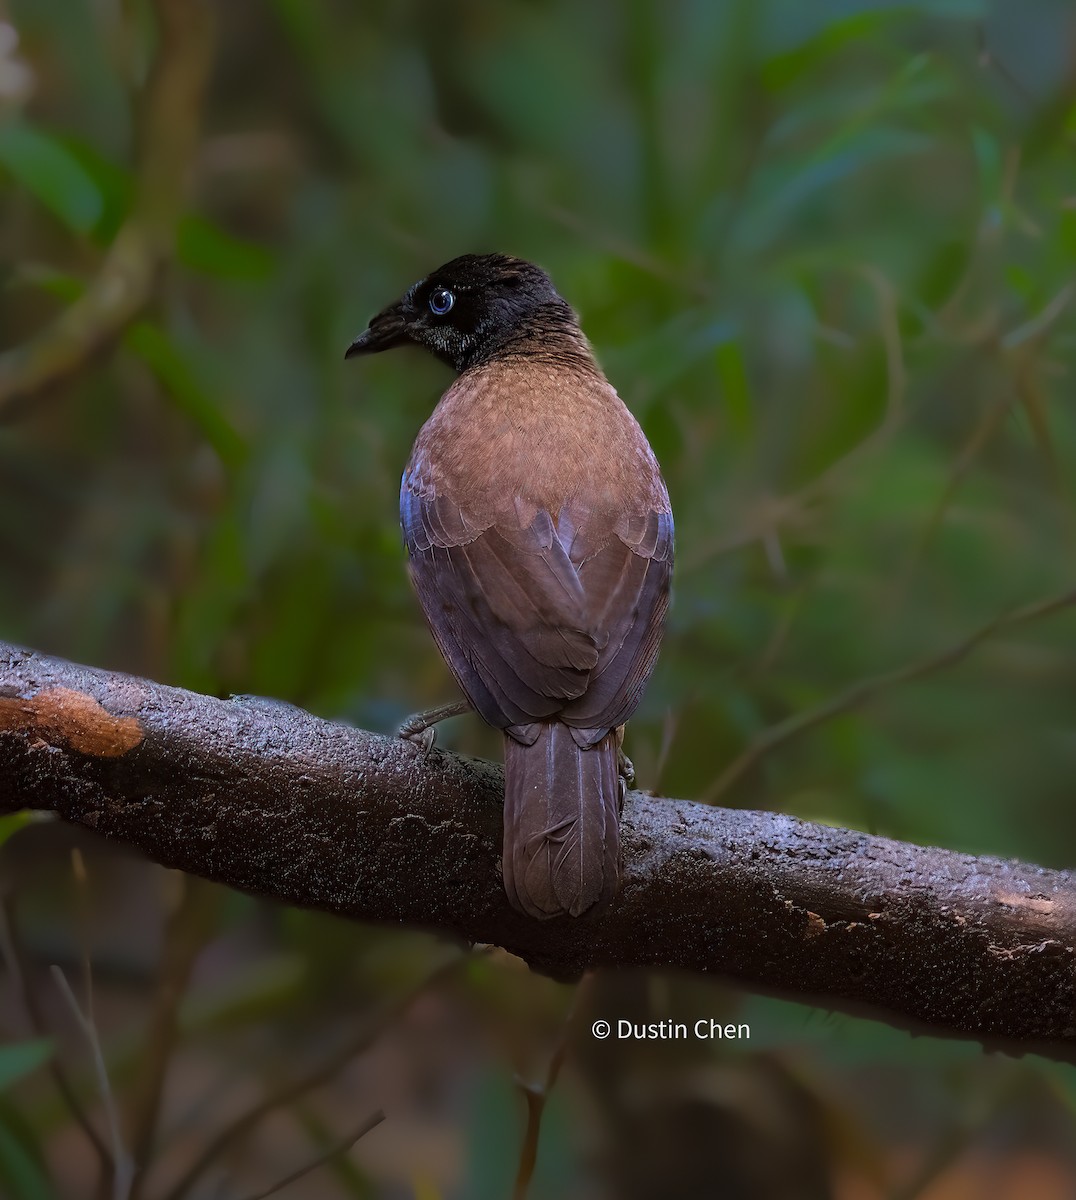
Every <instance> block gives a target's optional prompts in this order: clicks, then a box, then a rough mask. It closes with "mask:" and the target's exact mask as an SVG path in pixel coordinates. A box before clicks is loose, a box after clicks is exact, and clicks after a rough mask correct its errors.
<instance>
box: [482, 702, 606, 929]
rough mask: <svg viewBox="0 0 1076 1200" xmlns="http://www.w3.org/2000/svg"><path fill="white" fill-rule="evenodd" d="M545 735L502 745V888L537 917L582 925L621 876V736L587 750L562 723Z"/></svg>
mask: <svg viewBox="0 0 1076 1200" xmlns="http://www.w3.org/2000/svg"><path fill="white" fill-rule="evenodd" d="M539 728H540V732H539V733H538V736H537V738H536V739H535V741H534V742H533V743H532V744H531V745H529V746H525V745H522V744H521V743H520V742H518V741H516V740H515V739H514V738H513V737H511V736H510V735H506V736H505V739H504V775H505V792H504V846H503V851H502V856H501V863H502V870H503V873H504V887H505V891H506V892H507V893H508V899H509V900H510V901H511V902H512V905H513V907H514V908H517V909H518V910H519V911H520V912H524V913H527V914H529V915H530V916H532V917H538V918H545V917H555V916H558V915H559V914H561V913H567V914H569V915H570V916H573V917H578V916H579V915H580V914H582V913H584V912H586V911H587V909H589V908H592V907H593V906H594V905H596V904H602V903H604V902H605V901H606V900H608V899H610V898H611V897H612V895H613V893H614V892H615V891H616V886H617V882H618V879H619V875H620V778H619V775H618V773H617V739H616V734H615V733H609V734H607V735H606V736H605V737H604V738H602V739H601V740H600V741H598V742H596V743H595V744H594V745H593V746H591V747H589V748H587V749H583V748H581V747H580V746H578V745H577V744H576V741H575V738H574V737H573V736H572V730H571V729H570V728H569V727H568V726H567V725H564V724H562V723H561V722H559V721H551V722H548V723H546V724H543V725H541V726H540V727H539Z"/></svg>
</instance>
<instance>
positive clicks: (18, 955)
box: [0, 895, 112, 1177]
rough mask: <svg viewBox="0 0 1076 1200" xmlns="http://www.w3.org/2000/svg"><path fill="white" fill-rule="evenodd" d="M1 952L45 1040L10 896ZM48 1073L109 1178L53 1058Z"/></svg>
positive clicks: (0, 906) (1, 914)
mask: <svg viewBox="0 0 1076 1200" xmlns="http://www.w3.org/2000/svg"><path fill="white" fill-rule="evenodd" d="M0 951H2V954H3V958H4V961H5V965H6V966H7V969H8V971H9V972H10V974H11V977H12V979H13V980H14V981H15V985H16V988H17V990H18V991H19V992H20V993H21V995H22V1003H23V1007H24V1009H25V1010H26V1017H27V1020H28V1022H29V1025H30V1028H31V1029H32V1030H33V1032H34V1033H35V1034H36V1035H37V1036H38V1037H43V1036H46V1035H47V1033H48V1031H47V1028H46V1025H45V1020H44V1018H43V1016H42V1013H41V1001H40V998H39V996H38V994H37V989H36V988H35V986H34V984H33V980H32V977H31V974H30V971H29V969H28V968H27V963H26V954H25V951H24V950H23V946H22V937H21V935H20V933H19V927H18V922H17V920H16V913H15V900H14V897H13V896H11V895H4V896H0ZM48 1070H49V1073H50V1074H51V1075H52V1078H53V1082H54V1083H55V1084H56V1089H57V1091H58V1092H59V1093H60V1096H61V1098H62V1100H63V1102H64V1104H65V1105H66V1106H67V1109H68V1111H69V1112H70V1113H71V1115H72V1116H73V1117H74V1119H75V1121H76V1122H77V1123H78V1125H79V1127H80V1128H81V1129H82V1132H83V1133H84V1134H85V1135H86V1137H87V1138H88V1140H89V1142H90V1144H91V1145H92V1146H93V1149H94V1152H95V1153H96V1155H97V1159H98V1162H99V1164H100V1173H101V1175H102V1177H103V1176H106V1175H107V1176H111V1174H112V1152H111V1151H110V1150H109V1148H108V1147H107V1146H106V1145H105V1143H104V1142H103V1141H102V1140H101V1135H100V1134H99V1133H98V1132H97V1130H96V1129H95V1128H94V1126H93V1122H92V1121H91V1120H90V1118H89V1116H87V1114H86V1110H85V1109H84V1108H83V1107H82V1104H81V1102H80V1101H79V1098H78V1092H77V1091H76V1090H75V1086H74V1084H73V1083H72V1082H71V1080H70V1078H69V1077H68V1075H67V1072H66V1071H65V1070H64V1068H63V1066H62V1065H61V1064H60V1063H59V1062H58V1061H57V1060H56V1059H55V1058H52V1059H50V1060H49V1063H48Z"/></svg>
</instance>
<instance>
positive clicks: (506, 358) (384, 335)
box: [345, 254, 673, 920]
mask: <svg viewBox="0 0 1076 1200" xmlns="http://www.w3.org/2000/svg"><path fill="white" fill-rule="evenodd" d="M408 344H412V345H418V346H420V347H423V348H424V349H426V350H428V351H430V352H432V353H433V354H434V355H435V356H436V357H437V358H438V359H440V360H441V361H442V362H444V363H446V364H447V365H448V366H449V367H451V368H452V369H453V370H454V371H455V372H456V378H455V380H454V382H453V383H452V384H451V385H450V386H449V387H448V389H447V390H446V391H445V393H444V395H443V396H442V397H441V399H440V401H439V402H438V404H437V405H436V407H435V408H434V410H433V413H432V415H431V416H430V417H429V419H428V420H427V421H426V423H425V424H424V425H423V426H422V428H421V430H420V431H419V434H418V437H417V438H416V440H415V443H414V447H413V449H412V452H411V457H410V459H409V461H408V463H407V466H406V469H405V470H404V473H403V478H402V482H401V488H400V522H401V525H402V529H403V537H404V543H405V545H406V549H407V556H408V570H409V573H410V576H411V581H412V584H413V586H414V590H415V592H416V593H417V595H418V599H419V602H420V604H421V606H422V609H423V611H424V613H425V616H426V620H427V623H428V624H429V627H430V630H431V632H432V634H433V637H434V640H435V641H436V643H437V646H438V647H439V649H440V651H441V654H442V655H443V657H444V659H445V661H446V663H447V665H448V667H449V669H450V671H451V672H452V674H453V676H454V677H455V679H456V682H457V683H458V684H459V687H460V689H461V691H462V692H463V695H464V696H465V697H466V701H465V702H463V703H461V704H459V705H449V706H445V707H443V708H441V709H437V710H432V711H431V712H430V713H426V714H419V715H418V716H416V717H415V718H413V719H411V720H410V721H409V722H407V723H405V725H404V726H403V727H402V728H401V734H403V735H404V736H408V737H412V738H414V739H416V740H424V739H425V745H426V747H427V750H428V749H429V747H430V746H431V745H432V736H433V734H432V726H433V724H434V723H435V722H436V721H438V720H439V719H442V718H443V717H444V716H446V715H450V714H454V713H456V712H460V711H465V710H466V709H467V708H471V709H474V710H475V711H477V713H478V714H479V716H481V717H482V718H483V719H484V720H485V721H486V722H487V723H488V724H489V725H492V726H493V727H495V728H497V729H500V730H501V731H502V732H503V734H504V772H505V798H504V818H503V842H502V854H501V868H502V876H503V880H504V888H505V891H506V893H507V896H508V900H509V902H510V903H511V905H512V906H513V907H514V908H515V909H516V910H517V911H519V912H521V913H523V914H526V915H527V916H530V917H533V918H537V919H540V920H545V919H549V918H552V917H557V916H563V915H567V916H571V917H579V916H582V915H583V914H584V913H586V912H588V911H590V910H592V909H593V910H595V911H598V910H600V909H601V908H602V907H604V906H605V905H607V904H608V902H609V901H610V900H611V899H612V897H613V896H614V895H615V893H616V891H617V889H618V886H619V878H620V870H621V849H620V828H619V827H620V816H621V811H622V806H623V802H624V797H625V791H626V780H627V781H630V779H631V777H632V776H633V771H632V770H631V768H630V761H629V760H627V759H626V757H625V756H624V755H623V752H622V749H621V744H622V741H623V734H624V725H625V724H626V722H627V720H628V718H629V717H630V716H631V715H632V714H633V713H634V711H635V709H636V708H637V706H638V704H639V702H640V700H641V698H642V694H643V690H644V688H645V686H646V683H647V680H648V678H649V677H650V675H651V672H652V671H653V669H654V665H655V662H656V659H657V654H658V646H659V643H660V641H661V637H662V632H663V629H664V625H665V617H666V611H667V608H668V603H669V594H670V584H671V576H672V567H673V516H672V508H671V505H670V502H669V493H668V489H667V488H666V485H665V481H664V479H663V478H662V474H661V470H660V467H659V465H658V461H657V458H656V457H655V455H654V451H653V450H652V449H651V447H650V443H649V442H648V441H647V439H646V436H645V434H644V433H643V431H642V429H641V427H640V426H639V423H638V421H637V420H636V419H635V417H634V416H633V415H632V413H631V412H630V410H629V409H628V407H627V406H626V405H625V404H624V402H623V401H622V400H621V399H620V397H619V396H618V394H617V392H616V391H615V389H614V388H613V386H612V384H610V382H609V381H608V379H607V378H606V376H605V374H604V372H603V371H602V369H601V367H600V366H599V365H598V361H597V359H596V357H595V354H594V351H593V349H592V347H591V344H590V342H589V341H588V340H587V337H586V335H585V334H584V333H583V330H582V328H581V326H580V322H579V318H578V316H577V314H576V313H575V311H574V310H573V309H572V307H571V306H570V305H569V304H568V303H567V301H565V300H564V299H563V298H562V297H561V296H560V295H559V294H558V292H557V291H556V289H555V287H554V285H553V282H552V281H551V279H550V277H549V276H548V275H547V274H546V273H545V271H543V270H542V269H541V268H540V267H538V266H536V265H535V264H533V263H531V262H528V261H526V260H524V259H521V258H514V257H511V256H509V255H505V254H465V255H462V256H461V257H458V258H454V259H453V260H452V261H451V262H448V263H445V264H444V265H443V266H441V267H438V268H437V269H436V270H435V271H433V272H431V273H430V274H429V275H427V276H425V277H424V278H423V279H420V280H419V281H418V282H417V283H415V284H414V285H413V286H412V287H411V288H409V289H408V290H407V292H406V293H405V294H404V295H403V297H402V299H400V300H397V301H396V302H395V303H393V304H390V305H389V306H387V307H386V308H384V309H382V310H381V311H380V312H378V313H377V314H376V315H375V316H374V317H373V318H372V319H371V320H370V322H369V326H368V328H367V329H366V330H365V331H364V332H363V333H361V334H360V335H359V336H358V337H357V338H356V339H355V340H354V341H353V342H352V343H351V345H350V346H349V347H348V349H347V352H346V355H345V357H347V358H352V357H354V356H356V355H366V354H374V353H378V352H381V351H385V350H389V349H392V348H394V347H398V346H404V345H408Z"/></svg>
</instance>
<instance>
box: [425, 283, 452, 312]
mask: <svg viewBox="0 0 1076 1200" xmlns="http://www.w3.org/2000/svg"><path fill="white" fill-rule="evenodd" d="M455 303H456V297H455V296H453V295H452V293H451V292H450V291H449V290H448V289H447V288H437V289H436V291H434V292H431V293H430V312H432V313H433V315H434V316H435V317H443V316H444V315H445V314H446V313H447V312H450V311H451V309H452V305H453V304H455Z"/></svg>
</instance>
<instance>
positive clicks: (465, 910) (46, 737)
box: [0, 599, 1076, 1061]
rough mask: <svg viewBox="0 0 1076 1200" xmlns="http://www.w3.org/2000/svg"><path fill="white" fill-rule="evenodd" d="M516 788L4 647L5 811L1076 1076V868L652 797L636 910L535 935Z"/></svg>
mask: <svg viewBox="0 0 1076 1200" xmlns="http://www.w3.org/2000/svg"><path fill="white" fill-rule="evenodd" d="M1067 602H1069V600H1068V599H1057V600H1054V601H1050V602H1048V603H1049V604H1051V605H1053V606H1054V607H1061V606H1062V604H1063V603H1067ZM1045 610H1046V606H1045V605H1038V606H1035V608H1034V610H1031V609H1023V610H1020V613H1019V614H1011V615H1010V617H1009V618H1003V621H1004V622H1007V624H1009V625H1012V624H1014V623H1016V621H1017V620H1027V619H1030V617H1031V615H1034V614H1036V613H1037V614H1038V615H1041V614H1042V613H1043V612H1044V611H1045ZM997 627H998V626H997V624H995V625H994V626H993V627H992V628H991V630H989V631H980V634H979V635H977V637H978V640H981V638H982V637H984V636H986V634H987V632H992V631H993V629H994V628H997ZM969 648H970V647H964V648H963V649H962V648H960V647H958V648H956V650H954V651H952V652H950V658H952V657H953V656H954V655H955V656H957V657H959V656H960V655H961V654H963V653H966V652H967V649H969ZM502 788H503V776H502V774H501V771H500V769H499V768H498V767H495V766H493V765H492V764H489V763H485V762H481V761H478V760H473V759H465V758H462V757H460V756H458V755H454V754H447V753H441V752H434V753H432V754H430V755H428V756H424V755H423V753H422V751H421V750H420V749H418V748H417V747H415V746H414V745H412V744H411V743H409V742H404V741H401V740H398V739H395V738H389V737H383V736H379V735H377V734H372V733H365V732H363V731H362V730H357V729H352V728H349V727H348V726H345V725H342V724H336V723H333V722H329V721H324V720H320V719H318V718H317V717H314V716H311V715H310V714H308V713H304V712H302V711H301V710H299V709H297V708H294V707H292V706H291V705H288V704H282V703H279V702H275V701H260V700H256V699H255V700H250V699H249V698H234V699H231V700H219V699H215V698H213V697H208V696H199V695H196V694H194V693H191V692H186V691H181V690H179V689H176V688H169V687H164V686H162V685H160V684H155V683H151V682H149V681H147V680H140V679H134V678H131V677H129V676H125V675H119V674H116V673H113V672H108V671H101V670H94V669H91V668H87V667H79V666H75V665H73V664H71V663H67V662H64V661H62V660H60V659H55V658H47V657H45V656H42V655H39V654H35V653H33V652H31V651H26V650H20V649H16V648H15V647H12V646H5V645H3V644H0V810H3V811H14V810H17V809H20V808H32V809H41V810H48V811H52V812H55V813H56V814H58V815H59V816H60V817H62V818H63V819H64V820H65V821H69V822H71V823H73V824H76V825H80V826H83V827H85V828H87V829H90V830H95V831H96V832H97V833H99V834H101V835H103V836H105V837H109V838H114V839H117V840H119V841H122V842H125V843H127V844H130V845H132V846H135V847H138V848H139V849H140V850H141V851H142V852H143V853H145V854H146V855H147V856H148V857H150V858H151V859H153V860H155V861H156V862H159V863H163V864H164V865H166V866H169V867H176V868H178V869H180V870H184V871H188V872H191V873H192V874H196V875H200V876H203V877H205V878H209V879H214V880H217V881H219V882H221V883H225V884H227V885H229V886H231V887H234V888H239V889H242V890H245V891H249V892H254V893H259V894H262V895H267V896H272V897H275V898H276V899H278V900H280V901H282V902H284V903H287V904H296V905H302V906H305V907H309V908H315V909H320V910H322V911H325V912H332V913H337V914H339V915H341V916H346V917H351V918H353V919H356V920H367V921H382V922H386V923H389V924H392V925H396V926H399V925H401V924H403V925H409V926H414V927H422V928H432V929H440V930H443V931H445V932H447V933H449V934H452V935H454V936H456V937H458V938H460V939H463V940H464V941H467V942H471V943H474V942H486V943H495V944H497V945H500V946H504V947H505V948H506V949H508V950H510V951H511V952H512V953H514V954H517V955H519V956H520V957H522V958H523V959H525V960H526V961H527V962H528V963H530V964H531V965H532V966H533V967H535V968H536V969H538V970H540V971H543V972H546V973H547V974H550V975H553V976H555V977H557V978H560V979H575V978H578V977H579V976H580V975H581V974H582V973H583V972H584V971H586V970H588V969H590V968H592V967H600V966H661V967H673V968H682V969H686V970H692V971H705V972H713V973H718V974H721V975H724V976H727V977H731V978H734V979H737V980H740V981H741V982H743V983H745V984H748V985H750V986H753V987H755V988H757V989H761V990H764V991H768V992H772V993H776V994H779V995H783V996H786V997H797V998H800V999H803V1000H806V1001H808V1002H811V1003H822V1004H826V1005H828V1006H830V1007H835V1008H840V1009H842V1010H845V1011H854V1012H863V1013H866V1014H868V1015H871V1016H874V1017H878V1018H881V1019H885V1020H888V1021H890V1022H891V1023H893V1024H897V1025H901V1026H904V1027H908V1028H912V1029H916V1030H918V1031H920V1032H927V1031H928V1032H933V1033H935V1034H941V1035H951V1036H963V1037H971V1038H975V1039H977V1040H979V1041H980V1042H982V1043H983V1044H984V1045H986V1046H988V1047H989V1048H991V1049H1001V1050H1007V1051H1009V1052H1012V1053H1023V1052H1028V1051H1034V1052H1036V1053H1041V1054H1045V1055H1048V1056H1050V1057H1054V1058H1058V1059H1064V1060H1068V1061H1076V970H1074V966H1076V874H1074V873H1072V872H1068V871H1062V870H1049V869H1046V868H1043V867H1035V866H1029V865H1025V864H1022V863H1017V862H1003V861H1000V860H998V859H994V858H986V857H979V858H977V857H973V856H971V855H967V854H960V853H957V852H955V851H950V850H940V849H929V848H924V847H920V846H913V845H908V844H905V843H901V842H895V841H891V840H889V839H887V838H881V837H873V836H869V835H867V834H864V833H859V832H856V831H853V830H847V829H835V828H831V827H829V826H826V825H816V824H810V823H808V822H805V821H799V820H796V819H795V818H792V817H788V816H784V815H782V814H780V813H770V812H744V811H738V810H732V809H716V808H710V807H708V806H706V805H703V804H697V803H691V802H688V801H683V800H662V799H656V798H654V797H651V796H647V795H645V794H642V793H639V792H634V793H632V794H631V795H629V797H628V799H627V801H626V803H625V808H624V827H623V843H624V882H623V886H622V888H621V890H620V893H619V895H618V896H617V898H616V900H615V901H614V902H613V903H612V904H611V905H610V906H609V907H608V908H607V909H606V910H605V911H604V912H601V913H599V914H595V915H592V916H588V917H584V918H581V919H578V920H555V921H549V922H538V921H533V920H530V919H528V918H526V917H523V916H521V915H520V914H518V913H516V912H514V911H513V910H512V909H511V908H510V907H509V905H508V902H507V899H506V897H505V895H504V890H503V887H502V885H501V878H500V870H499V847H500V838H501V797H502ZM942 799H943V797H939V801H941V800H942Z"/></svg>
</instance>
